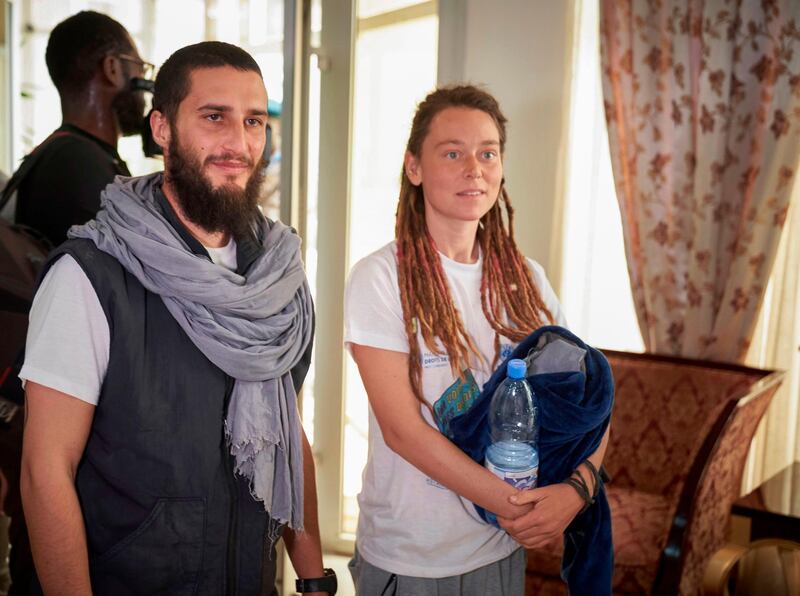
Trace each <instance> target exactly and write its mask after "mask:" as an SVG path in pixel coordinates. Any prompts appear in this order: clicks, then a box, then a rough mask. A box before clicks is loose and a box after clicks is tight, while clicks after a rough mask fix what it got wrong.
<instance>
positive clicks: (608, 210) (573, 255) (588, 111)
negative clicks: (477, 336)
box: [560, 1, 644, 352]
mask: <svg viewBox="0 0 800 596" xmlns="http://www.w3.org/2000/svg"><path fill="white" fill-rule="evenodd" d="M576 8H577V9H576V35H575V40H576V41H575V50H574V53H573V56H574V62H573V83H572V96H571V109H570V127H569V131H570V132H569V146H568V155H567V193H566V207H565V211H564V230H563V235H564V242H563V255H564V257H563V275H562V284H561V293H560V295H561V301H562V304H563V306H564V312H565V313H566V316H567V320H568V321H569V325H570V328H571V329H572V330H573V331H575V333H576V334H577V335H578V336H579V337H581V338H583V339H584V340H585V341H586V342H587V343H589V344H592V345H596V346H597V347H600V348H612V349H618V350H628V351H639V352H640V351H643V350H644V344H643V343H642V337H641V334H640V332H639V325H638V323H637V320H636V313H635V310H634V307H633V298H632V295H631V288H630V278H629V277H628V269H627V266H626V261H625V250H624V245H623V238H622V224H621V220H620V214H619V206H618V204H617V197H616V191H615V189H614V179H613V175H612V171H611V157H610V155H609V149H608V131H607V129H606V121H605V116H604V113H603V91H602V87H601V83H600V52H599V49H598V48H599V47H600V42H599V12H598V6H597V3H596V2H588V1H587V2H580V3H578V6H577V7H576Z"/></svg>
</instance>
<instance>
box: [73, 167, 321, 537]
mask: <svg viewBox="0 0 800 596" xmlns="http://www.w3.org/2000/svg"><path fill="white" fill-rule="evenodd" d="M161 182H162V175H161V174H160V173H159V174H152V175H149V176H142V177H139V178H123V177H117V179H116V180H115V182H114V183H113V184H110V185H109V186H108V187H106V189H105V191H103V193H102V195H101V203H102V207H101V209H100V211H99V212H98V214H97V217H96V218H95V219H94V220H92V221H90V222H89V223H87V224H85V225H83V226H73V227H72V228H71V229H70V231H69V236H70V237H72V238H88V239H90V240H92V241H93V242H94V243H95V244H96V245H97V248H99V249H100V250H102V251H103V252H105V253H108V254H110V255H111V256H113V257H114V258H116V259H117V260H118V261H119V262H120V264H121V265H122V266H123V267H124V268H125V269H126V270H127V271H128V272H129V273H131V274H132V275H133V276H134V277H136V279H138V280H139V281H140V282H141V284H142V285H143V286H144V287H145V288H146V289H147V290H149V291H150V292H153V293H155V294H158V295H159V296H161V298H162V299H163V301H164V304H165V305H166V307H167V309H168V310H169V312H170V314H172V316H173V317H175V320H176V321H177V322H178V324H179V325H180V326H181V328H182V329H183V330H184V331H185V332H186V334H187V335H188V336H189V338H190V339H191V340H192V343H194V345H195V346H197V348H198V349H199V350H200V351H201V352H202V353H203V354H204V355H205V356H206V357H207V358H208V359H209V360H210V361H211V362H213V363H214V364H215V365H216V366H218V367H219V368H220V369H222V370H223V371H224V372H225V373H226V374H228V375H229V376H231V377H233V378H234V379H235V381H236V382H235V384H234V388H233V393H232V394H231V398H230V402H229V405H228V412H227V415H226V418H225V432H226V436H227V438H228V441H229V444H230V450H231V454H232V455H233V456H234V459H235V470H236V472H237V473H239V474H240V475H242V476H244V477H245V478H247V479H248V480H249V482H250V491H251V493H252V495H253V497H254V498H256V499H258V500H260V501H263V502H264V508H265V509H266V510H267V513H269V514H270V517H271V518H272V520H273V522H277V523H279V524H283V523H288V524H289V526H290V527H291V528H293V529H296V530H301V529H302V528H303V449H302V443H301V439H300V418H299V415H298V412H297V395H296V393H295V390H294V385H293V383H292V378H291V374H290V371H291V369H292V367H293V366H294V365H295V364H297V363H298V361H299V360H300V358H301V356H302V355H303V353H304V351H305V349H306V348H307V346H308V343H309V341H311V335H312V316H313V314H312V308H313V307H312V303H311V297H310V294H309V290H308V285H307V282H306V276H305V272H304V270H303V265H302V262H301V260H300V239H299V237H298V236H297V235H296V234H295V233H294V232H293V231H292V229H291V228H288V227H287V226H285V225H284V224H282V223H280V222H275V223H270V222H268V221H267V220H266V219H263V220H260V221H259V222H258V223H259V225H260V226H261V227H262V230H261V232H262V236H263V242H262V246H263V249H264V250H263V252H262V253H261V254H260V255H259V257H258V258H257V259H256V261H255V262H254V263H253V264H252V266H251V267H250V269H249V270H248V273H247V277H243V276H242V275H239V274H238V273H235V272H233V271H229V270H227V269H225V268H224V267H220V266H219V265H215V264H214V263H212V262H211V261H209V260H208V259H206V258H205V257H202V256H198V255H196V254H193V253H192V252H191V250H190V249H189V247H188V246H187V245H186V243H185V242H184V241H183V240H182V239H181V237H180V235H179V234H178V232H177V231H176V230H175V229H174V228H173V227H172V226H171V225H170V224H169V223H168V222H167V220H166V219H164V216H163V215H162V214H161V212H160V211H159V209H158V207H157V206H156V202H155V190H156V189H157V188H158V187H159V186H160V185H161ZM165 373H166V371H165ZM270 531H271V533H273V534H274V533H276V532H277V524H275V523H273V524H272V526H271V527H270Z"/></svg>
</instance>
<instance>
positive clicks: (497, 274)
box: [345, 86, 605, 596]
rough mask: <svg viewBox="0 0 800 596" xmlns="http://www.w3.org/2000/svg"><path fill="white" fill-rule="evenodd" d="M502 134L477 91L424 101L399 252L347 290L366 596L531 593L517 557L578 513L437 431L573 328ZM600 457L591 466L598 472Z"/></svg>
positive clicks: (573, 497) (386, 254) (358, 568)
mask: <svg viewBox="0 0 800 596" xmlns="http://www.w3.org/2000/svg"><path fill="white" fill-rule="evenodd" d="M505 123H506V120H505V118H504V117H503V115H502V113H501V112H500V109H499V106H498V105H497V102H496V100H495V99H494V98H493V97H492V96H491V95H489V94H488V93H486V92H485V91H483V90H481V89H478V88H476V87H473V86H458V87H448V88H443V89H438V90H436V91H434V92H433V93H431V94H430V95H428V97H426V98H425V100H424V101H423V102H422V103H421V104H420V105H419V107H418V109H417V112H416V115H415V117H414V121H413V123H412V128H411V134H410V137H409V140H408V145H407V148H406V154H405V161H404V167H403V173H402V181H401V188H400V199H399V205H398V207H397V221H396V227H395V240H394V241H393V242H391V243H390V244H388V245H386V246H385V247H383V248H382V249H380V250H378V251H377V252H375V253H373V254H371V255H369V256H368V257H366V258H365V259H363V260H362V261H360V262H359V263H358V264H356V266H355V267H354V268H353V271H352V272H351V275H350V278H349V280H348V285H347V291H346V298H345V320H346V327H347V332H346V337H345V342H346V345H347V347H348V349H349V350H350V353H351V355H352V356H353V358H354V360H355V361H356V363H357V365H358V368H359V372H360V374H361V378H362V380H363V382H364V386H365V388H366V391H367V395H368V398H369V402H370V432H369V457H368V462H367V466H366V469H365V471H364V483H363V489H362V492H361V494H360V495H359V506H360V516H359V523H358V531H357V538H356V553H355V556H354V558H353V561H352V562H351V571H352V574H353V578H354V581H355V583H356V588H357V591H358V593H359V594H364V595H366V594H369V595H373V594H384V593H391V594H398V595H414V596H425V595H428V594H448V595H450V594H454V595H458V594H465V595H466V594H476V595H477V594H515V595H516V594H522V593H523V591H524V568H525V551H524V549H522V548H520V545H523V546H526V547H537V546H542V545H545V544H548V543H550V542H552V541H554V540H556V539H560V537H561V535H562V533H563V531H564V529H565V528H566V526H567V525H568V524H569V522H570V521H571V520H572V519H573V517H574V516H575V515H576V514H577V513H578V512H579V511H580V509H581V507H582V506H583V500H582V499H581V497H580V496H579V495H578V494H577V492H576V491H575V490H573V488H571V487H570V486H569V485H566V484H556V485H552V486H547V487H543V488H539V489H533V490H530V491H517V490H516V489H515V488H513V487H512V486H511V485H509V484H506V483H505V482H503V481H502V480H501V479H499V478H498V477H497V476H495V475H493V474H492V473H491V472H489V471H488V470H486V469H485V468H483V467H482V466H480V465H478V464H476V463H475V462H474V461H472V460H471V459H470V458H469V457H468V456H467V455H465V454H464V453H463V452H462V451H461V450H459V449H458V448H457V447H456V446H455V445H453V444H452V443H451V442H450V441H449V440H448V439H447V438H446V437H445V436H444V435H443V434H442V433H441V432H440V430H439V428H441V424H442V421H443V420H444V419H447V418H448V417H452V415H453V414H454V413H457V412H458V411H460V410H461V409H463V408H468V407H469V405H470V403H471V402H470V400H471V399H474V397H475V396H477V394H478V393H479V387H481V386H482V385H483V384H484V383H485V382H486V380H487V379H488V378H489V376H490V375H491V373H492V372H493V370H494V368H495V367H496V366H497V365H498V363H499V362H500V361H501V360H503V359H504V358H505V357H506V356H507V355H508V354H509V353H510V352H511V350H512V349H513V347H514V346H515V345H516V343H518V342H519V341H520V340H522V339H523V338H524V337H526V336H527V335H528V334H530V333H531V332H532V331H533V330H535V329H537V328H538V327H540V326H542V325H546V324H551V323H553V324H559V325H562V326H563V325H565V321H564V317H563V314H562V312H561V308H560V305H559V302H558V299H557V298H556V296H555V293H554V292H553V289H552V288H551V286H550V284H549V282H548V281H547V278H546V277H545V274H544V271H543V269H542V268H541V267H540V266H539V265H538V264H537V263H535V262H534V261H531V260H528V259H526V258H525V257H524V256H523V255H522V254H521V253H520V251H519V250H518V248H517V246H516V244H515V242H514V236H513V210H512V208H511V204H510V203H509V200H508V195H507V193H506V190H505V188H504V186H503V184H504V179H503V163H502V155H503V150H504V148H505V141H506V130H505ZM604 449H605V447H604V445H603V446H601V448H600V449H598V453H595V454H594V455H593V456H592V457H591V458H590V459H596V461H593V462H592V463H594V464H596V466H597V467H598V468H599V466H600V463H601V460H602V453H600V451H604ZM588 476H589V475H588V474H587V478H588ZM587 481H588V482H590V483H591V479H590V478H588V480H587ZM462 498H463V499H462ZM465 500H466V501H465ZM469 501H471V502H472V503H477V504H478V505H480V506H482V507H484V508H485V509H487V510H490V511H493V512H495V513H497V514H498V517H499V519H500V523H501V525H502V527H503V528H504V530H500V529H498V528H496V527H494V526H491V525H489V524H486V523H484V522H482V521H479V520H478V519H477V517H476V516H475V515H474V509H473V507H472V505H471V503H469ZM387 589H389V591H386V590H387Z"/></svg>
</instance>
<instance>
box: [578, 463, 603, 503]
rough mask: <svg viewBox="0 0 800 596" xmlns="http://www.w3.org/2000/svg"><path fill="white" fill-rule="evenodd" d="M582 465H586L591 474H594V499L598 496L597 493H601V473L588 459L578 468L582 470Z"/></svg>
mask: <svg viewBox="0 0 800 596" xmlns="http://www.w3.org/2000/svg"><path fill="white" fill-rule="evenodd" d="M582 464H586V467H587V468H588V470H589V472H591V474H592V478H593V479H594V490H593V491H592V499H594V498H595V497H596V496H597V493H598V492H599V491H600V473H599V472H598V471H597V468H596V467H595V466H594V464H593V463H592V462H591V461H589V460H588V459H585V460H583V461H582V462H581V463H580V464H578V467H579V468H580V467H581V465H582Z"/></svg>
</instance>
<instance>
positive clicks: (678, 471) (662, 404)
mask: <svg viewBox="0 0 800 596" xmlns="http://www.w3.org/2000/svg"><path fill="white" fill-rule="evenodd" d="M604 354H605V355H606V357H607V358H608V360H609V362H610V364H611V368H612V370H613V372H614V381H615V385H616V394H615V395H616V397H615V402H614V413H613V417H612V422H611V440H610V442H609V447H608V451H607V453H606V458H605V466H606V468H607V469H608V471H609V473H610V474H611V476H612V482H613V483H614V485H617V486H623V487H629V488H635V489H637V490H640V491H645V492H650V493H654V494H660V495H666V496H667V497H669V498H670V499H672V501H673V502H674V510H673V511H674V512H673V516H672V523H671V527H670V532H669V536H668V537H667V541H666V545H665V547H664V549H663V551H662V557H661V561H660V564H659V570H658V575H657V578H656V582H655V586H654V589H653V592H654V593H655V594H678V593H680V594H695V593H698V592H699V591H700V589H701V586H702V578H703V572H704V570H705V567H706V564H707V563H708V560H709V558H710V557H711V556H712V555H713V554H714V552H715V551H716V550H717V549H718V548H719V547H720V546H722V544H724V542H725V537H726V533H727V531H728V521H729V518H730V511H731V505H732V504H733V501H734V500H735V499H736V498H737V497H738V496H739V493H740V489H741V480H742V472H743V470H744V463H745V460H746V458H747V453H748V450H749V447H750V442H751V440H752V438H753V435H754V434H755V431H756V428H757V426H758V423H759V421H760V420H761V418H762V416H763V415H764V412H765V411H766V409H767V407H768V406H769V404H770V401H771V399H772V396H773V394H774V393H775V391H776V390H777V388H778V386H779V385H780V383H781V381H782V379H783V373H781V372H774V371H769V370H761V369H755V368H748V367H744V366H738V365H731V364H723V363H715V362H708V361H698V360H691V359H685V358H675V357H670V356H658V355H652V354H630V353H625V352H615V351H611V350H604Z"/></svg>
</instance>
